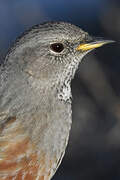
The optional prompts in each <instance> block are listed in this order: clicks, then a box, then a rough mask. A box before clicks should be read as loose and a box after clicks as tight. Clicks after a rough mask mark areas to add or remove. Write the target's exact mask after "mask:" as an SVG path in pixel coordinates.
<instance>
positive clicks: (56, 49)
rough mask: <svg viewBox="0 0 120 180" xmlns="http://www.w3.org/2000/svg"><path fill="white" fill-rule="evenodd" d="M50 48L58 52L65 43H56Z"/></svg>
mask: <svg viewBox="0 0 120 180" xmlns="http://www.w3.org/2000/svg"><path fill="white" fill-rule="evenodd" d="M50 49H51V50H52V51H54V52H56V53H60V52H62V51H63V49H64V45H63V44H62V43H54V44H51V45H50Z"/></svg>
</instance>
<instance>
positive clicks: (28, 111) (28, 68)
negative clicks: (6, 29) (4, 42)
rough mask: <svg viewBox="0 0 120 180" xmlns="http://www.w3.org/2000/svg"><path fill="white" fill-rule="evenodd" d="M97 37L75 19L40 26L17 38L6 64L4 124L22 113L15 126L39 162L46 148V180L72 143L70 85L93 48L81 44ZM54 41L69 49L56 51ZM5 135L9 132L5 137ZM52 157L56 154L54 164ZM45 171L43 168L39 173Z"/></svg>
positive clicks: (1, 83)
mask: <svg viewBox="0 0 120 180" xmlns="http://www.w3.org/2000/svg"><path fill="white" fill-rule="evenodd" d="M91 40H92V38H91V37H90V36H89V35H88V33H86V32H84V31H82V30H81V29H80V28H79V27H76V26H74V25H71V24H69V23H63V22H60V23H45V24H42V25H38V26H34V27H33V28H32V29H30V30H29V31H27V32H26V33H24V35H22V36H21V37H20V38H18V39H17V41H16V42H15V44H14V45H13V47H12V48H11V50H10V51H9V53H8V54H7V56H6V59H5V61H4V64H3V65H1V67H0V127H1V128H2V129H4V128H5V124H6V123H7V122H8V121H9V118H10V117H16V121H15V122H14V123H13V124H12V125H11V127H9V128H14V127H16V126H21V127H22V128H23V129H24V133H23V134H19V135H18V138H20V137H23V136H28V137H29V138H30V140H31V142H32V143H33V144H34V145H35V147H36V148H35V152H36V153H37V154H38V162H40V156H41V152H44V153H45V154H46V156H45V165H44V166H45V172H44V174H43V175H44V180H50V179H51V177H52V176H53V174H54V173H55V171H56V169H57V168H58V166H59V164H60V162H61V160H62V157H63V155H64V152H65V148H66V145H67V142H68V137H69V131H70V128H71V113H72V111H71V97H72V95H71V88H70V84H71V80H72V78H73V77H74V74H75V71H76V69H77V68H78V65H79V63H80V62H81V60H82V58H83V56H84V55H85V54H86V53H88V52H89V51H85V52H84V51H83V52H82V51H76V48H77V46H78V45H79V44H83V43H86V42H90V41H91ZM53 43H62V44H63V46H64V49H63V51H62V52H60V53H57V52H54V51H52V49H51V48H50V45H51V44H53ZM9 128H8V131H9ZM6 131H7V130H6ZM3 136H4V132H3V133H1V134H0V141H1V138H2V137H3ZM16 138H17V136H16ZM15 140H16V139H15ZM0 155H1V154H0ZM50 158H51V159H52V160H53V159H55V161H54V163H53V164H52V165H51V167H49V163H48V162H49V159H50ZM47 167H48V169H47ZM48 170H50V175H49V177H48V176H47V175H46V174H47V173H48V172H47V171H48ZM1 174H2V172H1V171H0V175H1ZM7 175H9V174H7ZM7 175H6V177H7ZM41 176H42V175H41V174H40V170H39V172H38V175H37V176H35V177H36V179H40V177H41ZM1 177H2V175H1Z"/></svg>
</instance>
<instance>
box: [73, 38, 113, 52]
mask: <svg viewBox="0 0 120 180" xmlns="http://www.w3.org/2000/svg"><path fill="white" fill-rule="evenodd" d="M113 42H114V41H113V40H96V41H94V42H90V43H83V44H80V45H78V47H77V48H76V50H77V51H89V50H93V49H95V48H98V47H101V46H103V45H104V44H109V43H113Z"/></svg>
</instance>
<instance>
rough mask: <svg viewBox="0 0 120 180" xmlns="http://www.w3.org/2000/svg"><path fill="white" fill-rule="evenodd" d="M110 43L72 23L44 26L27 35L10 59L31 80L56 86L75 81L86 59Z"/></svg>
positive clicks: (33, 29)
mask: <svg viewBox="0 0 120 180" xmlns="http://www.w3.org/2000/svg"><path fill="white" fill-rule="evenodd" d="M110 42H111V41H109V40H98V39H95V38H92V37H91V36H89V34H88V33H86V32H84V31H83V30H81V29H80V28H79V27H77V26H74V25H71V24H69V23H64V22H58V23H55V22H54V23H45V24H41V25H37V26H34V27H33V28H31V29H30V30H29V31H27V32H25V33H24V34H23V35H22V36H21V37H20V38H19V39H18V40H17V41H16V43H15V46H14V48H13V49H12V51H11V53H10V55H9V56H11V58H9V59H11V60H12V61H14V62H16V63H17V64H20V65H21V66H22V69H23V70H24V72H26V73H27V74H28V75H29V76H32V77H33V78H35V79H40V81H44V82H49V84H52V83H53V82H54V83H56V85H57V83H58V82H61V81H64V80H65V79H68V80H71V79H72V77H73V76H74V73H75V71H76V69H77V67H78V64H79V63H80V62H81V60H82V58H83V56H84V55H86V54H87V53H88V52H89V51H91V50H93V49H94V48H97V47H100V46H102V45H104V44H107V43H110Z"/></svg>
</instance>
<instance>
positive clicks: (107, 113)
mask: <svg viewBox="0 0 120 180" xmlns="http://www.w3.org/2000/svg"><path fill="white" fill-rule="evenodd" d="M45 21H67V22H70V23H73V24H75V25H78V26H80V27H81V28H82V29H84V30H85V31H88V32H89V33H90V34H91V35H93V36H100V37H105V38H106V39H113V40H116V43H114V44H110V45H106V46H104V47H101V48H99V49H96V50H94V51H93V52H91V53H89V54H88V55H87V56H86V57H85V58H84V61H82V63H81V65H80V67H79V69H78V72H77V73H76V76H75V79H74V80H73V81H72V93H73V125H72V130H71V134H70V140H69V145H68V148H67V152H66V155H65V157H64V159H63V161H62V164H61V166H60V168H59V170H58V171H57V173H56V175H55V176H54V178H53V180H107V179H109V180H120V0H20V1H18V0H12V1H10V0H0V62H2V61H4V56H5V54H6V52H7V50H8V48H9V47H10V45H11V44H12V42H14V40H15V39H16V37H17V36H18V35H20V34H21V33H22V32H23V31H24V30H26V29H28V28H29V27H31V26H33V25H35V24H39V23H42V22H45Z"/></svg>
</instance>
